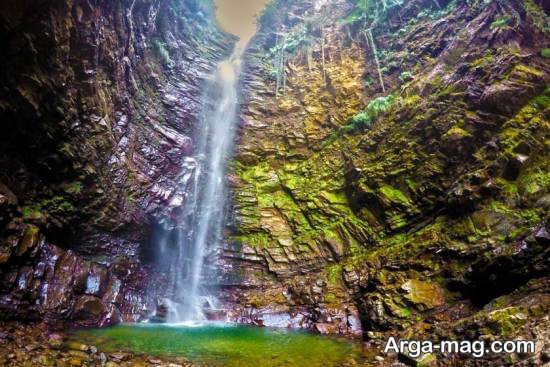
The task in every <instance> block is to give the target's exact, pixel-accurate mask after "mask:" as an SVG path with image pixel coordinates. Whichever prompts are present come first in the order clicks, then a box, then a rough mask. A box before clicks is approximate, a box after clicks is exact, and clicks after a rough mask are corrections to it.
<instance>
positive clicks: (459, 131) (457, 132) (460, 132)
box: [443, 125, 472, 139]
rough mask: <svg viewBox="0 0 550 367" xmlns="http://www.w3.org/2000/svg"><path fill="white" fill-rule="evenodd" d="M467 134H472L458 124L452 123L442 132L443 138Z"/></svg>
mask: <svg viewBox="0 0 550 367" xmlns="http://www.w3.org/2000/svg"><path fill="white" fill-rule="evenodd" d="M468 136H472V134H470V133H469V132H468V131H466V130H464V129H463V128H461V127H460V126H458V125H454V126H453V127H451V128H450V129H449V130H448V131H447V132H446V133H445V134H443V139H461V138H465V137H468Z"/></svg>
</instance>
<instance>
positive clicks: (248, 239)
mask: <svg viewBox="0 0 550 367" xmlns="http://www.w3.org/2000/svg"><path fill="white" fill-rule="evenodd" d="M233 240H234V241H237V242H238V243H240V244H246V245H248V246H250V247H256V248H266V247H269V245H270V243H272V242H273V239H272V238H271V237H270V236H269V235H268V234H267V233H262V232H258V233H248V234H246V235H240V236H234V237H233Z"/></svg>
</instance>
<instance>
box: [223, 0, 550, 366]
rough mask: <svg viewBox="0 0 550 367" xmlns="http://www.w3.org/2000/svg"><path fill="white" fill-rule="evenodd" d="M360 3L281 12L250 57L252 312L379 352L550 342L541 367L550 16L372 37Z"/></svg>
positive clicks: (248, 306) (241, 277)
mask: <svg viewBox="0 0 550 367" xmlns="http://www.w3.org/2000/svg"><path fill="white" fill-rule="evenodd" d="M355 3H357V2H349V1H343V0H342V1H332V2H323V1H317V2H309V1H292V2H291V1H284V0H281V1H277V2H275V3H274V5H272V6H271V7H269V8H268V9H267V10H266V11H265V14H264V15H263V17H262V21H261V26H260V30H259V33H258V35H257V36H256V37H255V39H254V40H253V41H252V44H251V45H250V47H249V49H248V52H247V55H246V58H247V66H246V73H245V74H244V75H243V78H245V79H244V80H243V88H244V90H245V101H244V103H243V109H242V121H241V139H240V143H239V146H238V149H237V152H236V158H235V159H234V162H233V163H232V168H233V171H234V175H233V176H232V177H230V180H231V184H232V187H233V195H234V217H233V218H232V222H231V230H232V237H231V241H229V242H228V244H227V245H226V247H225V248H224V259H225V263H226V276H225V279H224V289H223V297H224V301H225V302H226V304H227V305H228V307H229V308H231V309H232V310H233V313H232V317H233V318H234V319H235V320H241V321H247V322H253V323H256V324H266V325H278V326H287V325H291V326H301V327H306V328H312V329H316V330H318V331H319V332H322V333H347V334H359V333H360V332H361V331H362V332H363V334H364V337H365V338H366V339H368V340H370V341H372V342H375V343H376V342H382V341H383V340H385V339H386V338H387V336H388V333H389V334H391V335H396V334H399V335H402V336H406V337H415V338H418V337H419V336H422V335H423V336H431V337H432V338H444V337H447V338H456V337H461V338H468V339H478V338H481V339H491V338H494V337H498V338H505V339H511V338H518V337H521V338H527V339H537V340H538V347H537V348H538V352H537V353H538V354H536V355H534V356H530V358H531V359H532V361H539V362H540V359H539V358H545V357H544V356H543V357H541V350H542V349H543V346H544V343H545V340H548V335H547V333H548V330H549V327H548V326H549V325H548V319H547V316H545V315H547V314H548V305H549V304H550V300H549V298H548V290H549V288H548V286H549V278H548V275H549V262H548V259H549V258H550V257H549V252H548V251H549V250H548V249H549V244H550V236H549V234H548V233H549V229H550V228H549V226H550V224H549V222H548V212H549V210H548V209H549V203H550V201H549V199H550V196H549V195H550V192H549V189H550V181H549V176H548V167H549V163H550V162H549V155H548V148H549V147H548V137H549V136H548V133H549V124H548V121H549V118H548V117H549V109H548V108H549V103H548V102H549V101H550V99H549V98H550V95H549V90H548V88H547V84H548V81H549V74H548V57H549V54H548V47H549V38H548V32H549V28H548V25H549V18H548V9H544V8H542V5H541V3H539V2H535V1H532V0H525V1H507V2H502V1H492V2H483V1H451V2H449V1H420V0H415V1H407V2H405V3H404V4H402V5H400V6H395V7H393V8H391V9H388V10H387V11H386V13H384V17H383V18H382V19H380V20H378V21H376V22H373V23H370V24H371V27H369V28H365V27H364V22H363V20H362V18H361V17H362V16H363V14H362V13H363V10H362V9H361V8H360V7H359V5H357V4H355ZM369 3H376V2H369ZM388 3H390V2H388ZM367 11H371V12H372V9H370V10H367ZM370 14H372V13H370ZM377 64H378V65H377ZM413 339H414V338H413ZM430 358H432V357H430ZM510 358H514V357H510ZM508 362H509V361H508ZM496 363H500V362H496Z"/></svg>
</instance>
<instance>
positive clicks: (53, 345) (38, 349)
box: [0, 322, 193, 367]
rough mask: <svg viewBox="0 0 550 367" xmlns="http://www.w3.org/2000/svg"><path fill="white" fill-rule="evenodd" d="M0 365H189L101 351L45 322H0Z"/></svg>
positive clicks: (125, 353)
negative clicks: (54, 328) (52, 327)
mask: <svg viewBox="0 0 550 367" xmlns="http://www.w3.org/2000/svg"><path fill="white" fill-rule="evenodd" d="M0 330H1V333H2V334H1V335H0V365H2V366H12V367H19V366H21V367H23V366H37V367H38V366H41V367H42V366H44V367H49V366H58V367H65V366H67V367H69V366H98V367H99V366H101V367H117V366H120V367H131V366H158V367H192V366H193V364H191V363H190V362H189V361H187V360H186V359H185V358H181V357H178V358H165V357H156V356H154V357H153V356H146V355H140V354H135V353H132V352H129V351H117V352H104V351H101V350H98V348H97V347H95V346H94V345H88V344H83V343H80V342H77V341H73V340H71V339H69V338H68V335H67V334H65V333H63V332H59V331H52V330H51V329H50V328H49V327H48V326H46V325H44V324H33V325H32V326H30V325H24V324H19V323H15V322H9V323H4V322H3V323H0Z"/></svg>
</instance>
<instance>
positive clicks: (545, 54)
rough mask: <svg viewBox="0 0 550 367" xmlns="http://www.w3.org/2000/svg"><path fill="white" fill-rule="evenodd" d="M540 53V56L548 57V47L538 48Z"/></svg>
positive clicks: (549, 54) (549, 50)
mask: <svg viewBox="0 0 550 367" xmlns="http://www.w3.org/2000/svg"><path fill="white" fill-rule="evenodd" d="M540 55H541V56H542V57H546V58H549V57H550V48H543V49H541V50H540Z"/></svg>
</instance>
